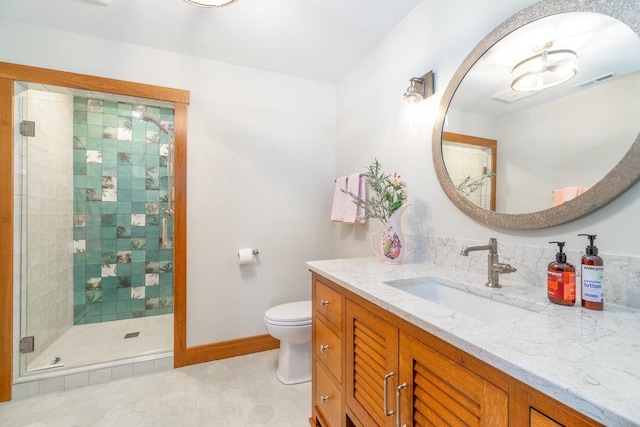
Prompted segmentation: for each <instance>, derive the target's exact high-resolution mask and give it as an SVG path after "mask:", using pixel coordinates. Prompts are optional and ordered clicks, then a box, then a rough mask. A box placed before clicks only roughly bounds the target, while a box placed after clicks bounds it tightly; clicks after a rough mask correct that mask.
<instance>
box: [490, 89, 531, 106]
mask: <svg viewBox="0 0 640 427" xmlns="http://www.w3.org/2000/svg"><path fill="white" fill-rule="evenodd" d="M537 93H539V92H516V91H515V90H512V89H507V90H503V91H502V92H499V93H496V94H495V95H492V96H491V99H493V100H496V101H501V102H506V103H507V104H511V103H513V102H516V101H520V100H521V99H524V98H528V97H530V96H531V95H535V94H537Z"/></svg>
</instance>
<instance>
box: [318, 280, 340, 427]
mask: <svg viewBox="0 0 640 427" xmlns="http://www.w3.org/2000/svg"><path fill="white" fill-rule="evenodd" d="M312 293H313V296H312V300H313V301H312V307H313V312H312V325H313V326H312V329H313V332H312V337H311V345H312V349H313V351H312V359H313V360H312V365H311V369H312V377H313V384H312V392H311V393H312V412H313V415H312V418H311V420H310V424H311V425H312V426H322V427H339V426H344V425H345V422H346V418H345V417H344V415H343V414H344V412H345V411H344V398H343V388H344V387H343V378H344V343H343V340H342V337H343V335H344V333H343V331H342V325H343V317H344V311H343V304H344V296H343V294H342V292H341V291H340V287H338V286H337V285H335V284H333V283H332V282H330V281H327V280H325V279H323V278H322V277H320V276H317V275H314V277H313V286H312Z"/></svg>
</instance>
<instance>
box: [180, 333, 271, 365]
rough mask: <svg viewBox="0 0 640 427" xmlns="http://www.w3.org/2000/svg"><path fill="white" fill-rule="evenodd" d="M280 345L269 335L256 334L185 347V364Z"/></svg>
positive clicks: (254, 351) (193, 363) (268, 348)
mask: <svg viewBox="0 0 640 427" xmlns="http://www.w3.org/2000/svg"><path fill="white" fill-rule="evenodd" d="M278 347H280V341H279V340H277V339H275V338H273V337H272V336H271V335H268V334H266V335H256V336H254V337H247V338H239V339H235V340H230V341H223V342H218V343H213V344H204V345H199V346H195V347H187V357H186V360H187V365H195V364H197V363H204V362H211V361H214V360H220V359H226V358H228V357H235V356H242V355H245V354H251V353H258V352H260V351H267V350H274V349H276V348H278Z"/></svg>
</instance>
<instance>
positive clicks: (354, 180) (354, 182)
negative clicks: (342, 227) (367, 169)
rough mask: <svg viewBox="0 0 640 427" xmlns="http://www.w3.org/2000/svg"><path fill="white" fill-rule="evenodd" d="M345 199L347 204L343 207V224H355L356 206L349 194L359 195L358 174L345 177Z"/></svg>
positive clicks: (356, 216)
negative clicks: (347, 201)
mask: <svg viewBox="0 0 640 427" xmlns="http://www.w3.org/2000/svg"><path fill="white" fill-rule="evenodd" d="M347 192H349V194H347V198H348V200H349V203H348V204H347V206H346V207H345V211H344V218H343V220H342V221H343V222H346V223H349V224H355V222H356V220H357V219H358V205H357V204H356V203H354V201H353V198H352V196H351V194H358V195H360V174H359V173H354V174H351V175H349V176H348V177H347Z"/></svg>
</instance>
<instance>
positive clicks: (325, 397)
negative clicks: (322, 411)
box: [320, 396, 329, 403]
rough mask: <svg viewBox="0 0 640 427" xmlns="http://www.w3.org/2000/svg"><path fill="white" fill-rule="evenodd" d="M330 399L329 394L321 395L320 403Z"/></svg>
mask: <svg viewBox="0 0 640 427" xmlns="http://www.w3.org/2000/svg"><path fill="white" fill-rule="evenodd" d="M327 400H329V396H320V403H326V402H327Z"/></svg>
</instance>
